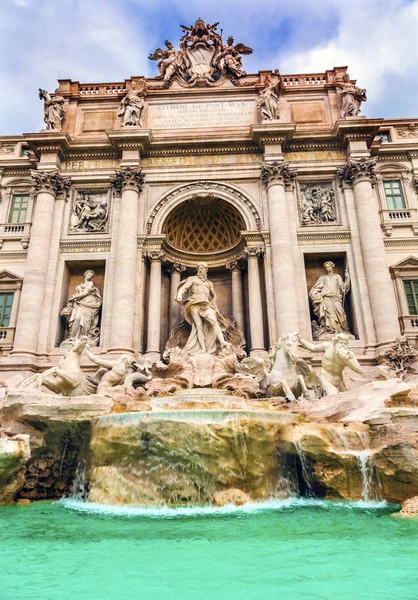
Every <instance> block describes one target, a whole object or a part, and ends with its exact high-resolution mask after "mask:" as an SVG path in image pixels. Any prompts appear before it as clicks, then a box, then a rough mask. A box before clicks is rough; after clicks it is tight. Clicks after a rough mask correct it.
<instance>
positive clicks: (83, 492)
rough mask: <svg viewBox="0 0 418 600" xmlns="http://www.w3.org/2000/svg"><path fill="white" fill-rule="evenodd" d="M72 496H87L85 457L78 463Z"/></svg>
mask: <svg viewBox="0 0 418 600" xmlns="http://www.w3.org/2000/svg"><path fill="white" fill-rule="evenodd" d="M70 496H71V498H74V499H76V500H85V499H86V497H87V478H86V461H85V460H84V458H82V459H81V460H80V462H79V463H78V465H77V469H76V472H75V475H74V480H73V483H72V485H71V491H70Z"/></svg>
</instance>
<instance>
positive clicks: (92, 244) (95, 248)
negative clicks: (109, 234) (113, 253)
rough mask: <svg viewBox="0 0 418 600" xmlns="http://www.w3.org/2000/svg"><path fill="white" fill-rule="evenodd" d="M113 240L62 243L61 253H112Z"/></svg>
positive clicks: (81, 240) (83, 240) (82, 240)
mask: <svg viewBox="0 0 418 600" xmlns="http://www.w3.org/2000/svg"><path fill="white" fill-rule="evenodd" d="M110 246H111V240H110V239H107V240H85V239H80V240H71V241H66V240H65V241H61V242H60V253H61V254H67V253H73V252H79V253H81V252H110Z"/></svg>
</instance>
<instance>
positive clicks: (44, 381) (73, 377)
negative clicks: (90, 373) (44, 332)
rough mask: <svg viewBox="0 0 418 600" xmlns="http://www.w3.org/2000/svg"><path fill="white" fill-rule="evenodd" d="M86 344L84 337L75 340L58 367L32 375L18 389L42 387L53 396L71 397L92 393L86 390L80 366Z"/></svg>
mask: <svg viewBox="0 0 418 600" xmlns="http://www.w3.org/2000/svg"><path fill="white" fill-rule="evenodd" d="M86 343H87V338H86V337H82V338H80V339H78V340H75V342H74V343H73V344H72V346H71V348H70V349H69V350H68V352H67V353H66V355H65V356H64V358H63V359H62V360H61V362H60V364H59V365H58V366H56V367H51V368H50V369H48V370H47V371H44V372H43V373H41V374H40V375H32V376H31V377H29V378H28V379H25V380H24V381H22V383H21V384H20V385H19V387H21V388H33V387H37V388H40V387H42V386H44V387H46V388H48V389H49V390H50V391H51V392H55V394H62V395H63V396H73V397H74V396H85V395H86V394H89V393H90V394H91V393H94V390H92V389H90V390H88V385H87V381H86V375H85V374H84V373H83V371H82V370H81V365H80V363H81V355H82V353H83V350H84V348H85V346H86ZM90 388H91V385H90Z"/></svg>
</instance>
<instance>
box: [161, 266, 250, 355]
mask: <svg viewBox="0 0 418 600" xmlns="http://www.w3.org/2000/svg"><path fill="white" fill-rule="evenodd" d="M207 273H208V267H207V264H206V263H204V262H201V263H199V264H198V266H197V274H196V275H193V276H191V277H188V278H187V279H186V280H185V281H182V282H181V283H180V285H179V286H178V288H177V293H176V300H177V302H179V303H180V304H182V305H183V308H184V319H185V320H184V321H182V322H181V323H180V324H179V325H178V326H177V327H175V328H174V329H173V331H172V332H171V335H170V338H169V340H168V342H167V348H174V347H176V346H178V347H180V348H181V349H182V350H183V351H184V352H185V353H186V354H187V355H189V356H195V355H198V354H219V353H220V352H221V351H222V350H223V349H227V348H228V347H229V348H231V349H232V348H233V351H234V352H235V353H236V354H237V355H239V356H241V357H242V356H245V352H244V351H243V346H244V344H245V340H244V336H243V334H242V333H241V332H240V331H239V330H238V329H237V328H236V327H235V324H234V321H233V319H228V318H226V317H223V316H222V315H221V313H220V312H219V310H218V307H217V305H216V294H215V290H214V287H213V283H212V282H211V281H209V279H208V276H207Z"/></svg>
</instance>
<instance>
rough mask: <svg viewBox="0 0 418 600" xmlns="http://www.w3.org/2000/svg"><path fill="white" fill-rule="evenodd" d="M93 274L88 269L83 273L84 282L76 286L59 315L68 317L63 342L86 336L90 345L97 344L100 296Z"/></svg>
mask: <svg viewBox="0 0 418 600" xmlns="http://www.w3.org/2000/svg"><path fill="white" fill-rule="evenodd" d="M94 276H95V273H94V271H92V270H90V269H89V270H87V271H86V272H85V273H84V282H83V283H80V285H78V286H77V287H76V290H75V293H74V294H73V295H72V296H71V298H70V299H69V300H68V304H67V306H66V307H65V308H64V309H63V310H62V312H61V315H63V316H65V317H66V318H67V319H68V326H69V329H70V335H69V337H68V338H67V339H66V340H64V342H63V343H68V342H73V341H74V340H77V339H80V338H82V337H87V340H88V343H89V344H90V345H91V346H97V345H98V342H99V335H100V329H99V327H98V325H99V312H100V308H101V306H102V297H101V295H100V292H99V290H98V288H97V287H96V285H95V283H94V281H93V278H94Z"/></svg>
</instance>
